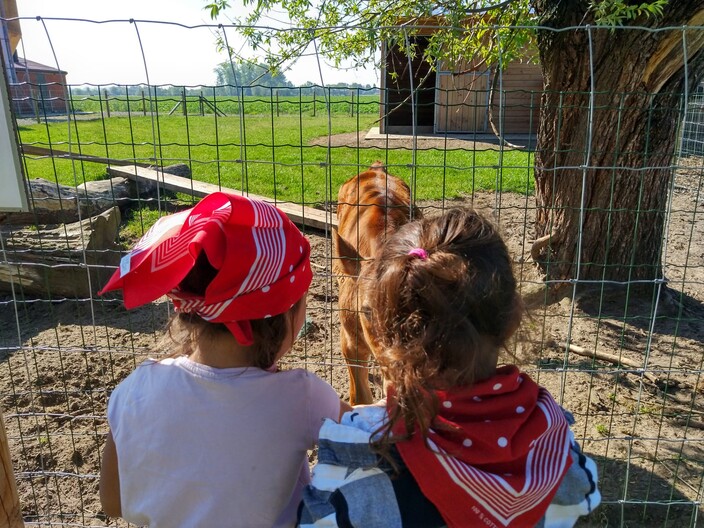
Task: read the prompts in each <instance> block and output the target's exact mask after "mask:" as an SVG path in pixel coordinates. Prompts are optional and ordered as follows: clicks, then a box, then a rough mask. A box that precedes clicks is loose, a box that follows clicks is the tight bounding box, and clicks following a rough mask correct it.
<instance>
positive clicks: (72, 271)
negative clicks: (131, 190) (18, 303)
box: [0, 207, 122, 299]
mask: <svg viewBox="0 0 704 528" xmlns="http://www.w3.org/2000/svg"><path fill="white" fill-rule="evenodd" d="M119 225H120V210H119V208H117V207H112V208H110V209H109V210H107V211H105V212H104V213H102V214H99V215H96V216H93V217H90V218H86V219H84V220H82V221H81V222H73V223H69V224H62V225H59V226H58V227H56V226H42V225H39V226H31V227H15V226H12V225H4V226H3V227H2V233H1V234H0V236H2V238H3V241H4V244H5V254H6V255H7V260H5V261H0V291H2V292H12V291H13V290H14V294H15V296H16V297H18V298H24V297H27V296H29V294H31V295H38V296H40V297H51V298H52V299H57V298H62V297H69V298H87V297H90V296H91V295H92V294H94V293H96V292H97V291H98V290H99V289H100V288H101V287H102V286H103V284H105V282H107V280H108V278H110V275H112V273H113V271H114V267H115V266H117V265H118V264H119V262H120V257H121V254H122V251H121V250H120V247H119V246H118V245H117V244H116V242H115V239H116V237H117V233H118V228H119Z"/></svg>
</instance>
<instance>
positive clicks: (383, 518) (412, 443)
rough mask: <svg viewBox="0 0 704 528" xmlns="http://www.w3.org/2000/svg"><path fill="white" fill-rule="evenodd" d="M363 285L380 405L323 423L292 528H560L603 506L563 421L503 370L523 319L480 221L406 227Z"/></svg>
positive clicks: (458, 212) (472, 216) (452, 215)
mask: <svg viewBox="0 0 704 528" xmlns="http://www.w3.org/2000/svg"><path fill="white" fill-rule="evenodd" d="M360 284H362V285H363V286H362V292H361V295H360V297H361V298H362V311H363V312H364V315H365V318H366V321H365V322H364V323H363V324H364V326H365V328H364V332H365V335H366V336H367V338H368V339H369V340H370V342H371V343H370V344H371V347H372V350H373V351H374V355H375V356H376V359H377V361H378V363H379V365H380V366H381V370H382V373H383V376H384V381H385V386H386V388H387V399H386V400H385V401H381V402H379V403H378V404H376V405H367V406H359V407H355V408H354V410H353V411H352V412H348V413H345V414H344V415H343V417H342V419H341V420H340V423H336V422H333V421H329V420H326V421H325V423H324V424H323V427H322V429H321V432H320V439H319V440H320V441H319V448H318V463H317V465H316V467H315V468H314V470H313V478H312V484H311V486H309V487H308V488H307V489H306V490H305V491H304V495H303V497H304V500H303V502H302V505H301V508H300V510H299V524H300V525H301V526H310V527H312V526H326V527H330V526H345V527H352V526H354V527H364V528H371V527H384V528H392V527H401V526H403V527H418V528H421V527H422V528H433V527H441V526H443V527H444V526H447V527H450V528H464V527H467V528H471V527H492V528H499V527H508V526H511V527H521V528H522V527H533V526H536V527H540V528H567V527H571V526H573V524H574V523H575V522H576V520H577V518H578V517H579V516H580V515H586V514H588V513H589V512H591V511H592V510H593V509H594V508H595V507H596V506H597V505H598V504H599V502H600V495H599V491H598V489H597V486H596V478H597V475H596V467H595V465H594V462H593V461H592V460H590V459H589V458H588V457H586V456H584V454H583V453H581V451H580V449H579V447H578V445H577V444H576V442H575V441H574V437H573V435H572V433H571V431H570V429H569V421H570V420H571V419H572V418H571V415H570V414H569V413H567V412H565V411H564V410H563V409H562V408H561V407H560V406H559V405H558V404H557V403H556V402H555V400H554V399H553V398H552V396H551V395H550V394H549V393H548V391H547V390H546V389H544V388H542V387H540V386H539V385H537V384H536V383H535V382H534V381H533V380H532V379H531V378H530V377H529V376H528V375H527V374H525V373H523V372H521V371H520V370H519V369H518V367H516V366H515V365H503V366H498V359H499V352H500V350H501V349H502V348H503V347H505V344H506V343H507V341H508V339H510V338H511V336H512V335H513V334H514V332H515V331H516V329H517V328H518V326H519V323H520V320H521V316H522V311H523V309H522V303H521V299H520V296H519V294H518V292H517V291H516V281H515V279H514V276H513V270H512V263H511V258H510V256H509V254H508V250H507V249H506V245H505V244H504V242H503V240H502V239H501V236H500V234H499V232H498V230H497V229H496V228H495V227H494V226H493V225H492V224H491V223H490V222H489V221H488V220H487V219H486V218H484V217H483V216H481V215H479V214H478V213H476V212H475V211H473V210H471V209H453V210H450V211H448V212H447V213H445V214H443V215H441V216H438V217H435V218H426V219H424V220H419V221H416V222H412V223H409V224H407V225H404V226H403V227H401V228H400V229H399V230H398V231H397V232H396V233H394V234H393V235H392V236H390V237H389V238H388V239H387V243H386V245H385V246H384V248H383V250H382V252H381V254H380V255H379V256H378V257H377V259H376V260H375V261H374V262H373V263H372V264H371V266H370V267H369V268H367V269H366V270H365V271H364V273H363V274H362V276H361V277H360ZM367 286H368V287H367Z"/></svg>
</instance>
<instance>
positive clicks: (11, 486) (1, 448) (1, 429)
mask: <svg viewBox="0 0 704 528" xmlns="http://www.w3.org/2000/svg"><path fill="white" fill-rule="evenodd" d="M0 526H7V528H23V527H24V521H23V520H22V510H21V508H20V499H19V496H18V495H17V483H16V482H15V473H14V471H13V470H12V458H11V457H10V446H9V445H8V443H7V432H6V431H5V421H4V420H3V417H2V410H0Z"/></svg>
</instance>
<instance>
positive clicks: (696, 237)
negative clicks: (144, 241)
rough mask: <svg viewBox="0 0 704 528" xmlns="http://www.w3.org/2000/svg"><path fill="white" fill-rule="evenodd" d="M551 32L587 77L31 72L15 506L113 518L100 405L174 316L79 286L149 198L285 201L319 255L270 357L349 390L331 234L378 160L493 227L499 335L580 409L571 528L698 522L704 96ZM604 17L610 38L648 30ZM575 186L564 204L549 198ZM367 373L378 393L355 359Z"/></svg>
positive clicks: (8, 312) (19, 117)
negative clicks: (591, 496)
mask: <svg viewBox="0 0 704 528" xmlns="http://www.w3.org/2000/svg"><path fill="white" fill-rule="evenodd" d="M21 23H22V24H23V25H25V24H44V21H43V20H35V19H22V20H21ZM95 23H96V21H91V20H83V21H79V20H52V21H51V24H50V26H51V30H52V31H64V30H66V28H65V26H67V25H70V26H71V27H73V28H75V27H79V28H80V27H81V25H82V24H83V25H89V24H95ZM101 23H102V24H106V25H110V26H112V27H117V28H119V29H120V30H121V31H123V33H124V37H125V39H128V38H129V39H132V40H134V39H138V37H139V35H140V31H141V34H142V35H145V34H149V33H150V32H156V31H157V30H158V28H159V27H161V26H163V25H169V26H170V27H171V29H173V30H175V31H177V33H176V35H179V37H178V38H184V39H185V38H188V36H189V34H190V33H191V32H194V31H198V30H201V29H203V27H202V26H198V27H186V26H182V25H177V24H168V23H165V22H163V21H158V22H148V21H137V22H135V21H129V20H116V21H110V22H101ZM76 25H77V26H76ZM135 27H138V31H137V35H135ZM206 29H208V28H207V27H206ZM211 29H221V27H218V26H213V27H212V28H211ZM401 29H402V28H401ZM543 29H544V30H545V31H553V32H555V33H556V34H557V33H559V32H560V31H564V29H565V28H562V29H558V30H556V29H554V28H552V29H548V28H543ZM52 31H49V30H47V31H46V36H47V39H48V40H49V41H51V39H52ZM569 31H572V32H575V33H579V34H580V35H581V36H582V37H583V38H584V39H585V42H587V43H588V45H589V46H592V45H593V46H594V47H593V53H592V52H591V50H592V48H589V49H590V53H589V54H588V59H589V60H588V61H587V62H586V63H585V64H581V63H578V62H575V63H573V64H571V65H570V66H564V67H566V68H569V67H571V68H572V73H573V75H574V76H575V77H579V76H585V77H591V81H590V84H589V87H590V89H589V90H587V91H582V92H578V91H574V92H570V91H568V90H562V91H550V90H549V89H544V88H543V84H542V72H541V69H540V68H539V67H537V66H536V67H534V66H533V65H530V64H528V63H527V62H526V61H517V62H515V63H511V64H508V65H503V66H504V68H503V69H498V68H496V67H495V66H494V67H490V68H487V69H486V71H482V72H481V74H477V73H476V72H475V71H473V70H472V69H471V68H466V67H463V68H461V69H460V71H450V70H443V69H442V68H438V69H437V71H433V70H432V69H431V70H422V65H420V64H419V63H417V62H414V58H413V57H410V58H409V57H407V56H404V55H403V53H401V51H400V50H394V49H391V50H386V52H387V55H386V56H385V58H384V60H382V61H381V62H382V64H383V71H382V73H381V82H380V83H379V86H373V87H344V86H332V85H330V84H328V83H326V79H325V78H324V76H323V77H319V76H318V77H317V78H311V83H310V84H309V85H307V86H301V87H294V86H283V85H279V86H265V85H260V84H257V83H256V82H254V83H252V84H250V85H247V86H242V85H236V84H228V83H224V84H218V83H213V84H210V85H203V86H174V85H155V84H151V83H149V80H148V78H149V68H148V67H147V64H148V58H149V55H148V50H145V49H144V47H141V40H140V41H139V44H140V45H139V46H137V47H136V48H135V50H134V55H132V56H129V57H126V58H125V60H129V61H131V62H133V63H134V69H135V71H139V72H145V82H143V83H141V84H131V85H121V84H112V85H103V84H95V85H81V86H75V85H71V84H67V83H66V81H65V79H64V80H47V79H46V78H44V80H43V81H41V80H40V79H38V78H36V77H35V78H33V77H31V76H30V74H29V70H28V68H25V71H26V78H25V80H24V81H23V80H21V79H18V81H17V83H15V85H14V91H13V97H12V104H13V108H14V112H15V114H14V118H15V124H16V126H17V133H18V138H19V141H20V143H21V146H22V161H23V167H24V174H25V180H26V182H27V188H28V190H29V198H30V201H31V204H32V210H31V212H29V213H0V242H2V246H1V247H0V251H1V252H2V257H1V258H0V286H1V287H2V293H1V294H0V295H1V297H0V405H1V406H2V409H3V412H4V418H5V424H6V428H7V437H8V443H9V447H10V452H11V455H12V462H13V466H14V471H15V477H16V479H17V485H18V489H19V498H20V503H21V507H22V512H23V517H24V521H25V524H26V525H28V526H57V525H58V526H77V527H79V526H80V527H87V526H105V525H107V524H115V525H117V526H121V525H125V523H122V522H121V521H115V520H110V519H108V518H106V516H105V515H104V514H103V513H102V511H101V508H100V504H99V499H98V491H97V489H98V488H97V486H98V474H99V459H100V452H101V449H102V445H103V443H104V439H105V435H106V433H107V420H106V417H105V409H106V403H107V399H108V397H109V395H110V392H111V390H112V389H113V388H114V387H115V385H116V384H117V383H118V382H119V381H121V380H122V379H123V378H124V377H125V376H126V375H127V374H128V373H129V372H130V371H131V370H132V369H134V368H135V366H136V365H138V364H139V363H140V362H141V361H142V360H143V359H144V358H146V357H148V356H150V355H154V354H159V353H162V354H163V353H168V350H166V351H165V350H160V351H159V350H157V349H156V347H157V343H158V342H159V339H160V337H161V335H162V334H163V328H164V325H165V323H166V321H167V320H168V317H169V316H170V313H171V310H170V307H169V304H168V302H166V301H165V300H161V301H158V302H155V303H152V304H151V305H148V306H145V307H142V308H139V309H137V310H134V311H125V310H124V308H123V307H122V305H121V302H120V299H119V298H117V297H111V296H106V297H98V296H97V295H96V291H97V289H98V288H99V287H100V286H101V285H102V284H103V283H104V282H105V281H106V280H107V277H109V275H110V274H111V273H112V271H113V270H114V269H115V267H116V266H117V264H118V262H119V258H120V256H121V254H122V253H123V252H124V251H125V250H126V248H127V247H129V246H130V245H131V244H132V243H134V242H135V241H136V239H137V238H138V237H139V236H141V235H142V234H143V233H144V232H145V230H146V229H148V227H149V226H150V225H151V224H152V223H153V222H154V221H155V219H156V218H158V217H159V216H161V215H163V214H166V213H169V212H172V211H175V210H178V209H180V208H184V207H188V206H190V205H192V204H193V203H194V202H195V201H196V200H198V199H199V198H200V197H202V196H203V195H205V194H207V193H208V192H211V191H212V190H215V189H218V188H224V189H233V190H236V191H237V192H247V193H249V194H252V195H258V196H262V197H265V199H267V200H270V201H272V202H273V203H276V204H278V205H280V206H282V207H288V208H289V209H288V210H290V211H291V214H292V215H293V216H294V217H295V220H296V222H297V223H298V224H299V225H300V227H301V228H302V230H303V231H304V232H305V233H306V235H307V236H308V237H309V238H310V240H311V244H312V251H313V253H312V261H313V265H314V267H315V271H316V275H315V278H314V282H313V285H312V287H311V291H310V295H309V307H308V313H307V323H306V326H305V333H304V335H303V336H302V338H301V339H300V340H299V341H298V343H297V344H296V345H295V347H294V350H293V352H292V353H291V354H289V355H288V356H287V357H286V359H285V360H284V365H285V366H291V367H294V366H295V367H299V366H303V367H305V368H308V369H310V370H312V371H314V372H316V373H317V374H319V375H320V376H322V377H323V378H324V379H327V380H328V381H330V382H331V383H332V384H333V386H334V387H335V388H336V389H337V390H338V391H339V393H340V395H341V396H342V397H343V398H344V397H347V396H348V391H349V382H348V378H347V376H348V374H347V369H346V366H345V364H344V361H343V360H342V358H341V356H340V353H339V322H338V306H337V285H336V282H335V280H334V277H333V274H332V252H331V242H330V230H331V228H332V226H333V223H334V216H333V213H334V210H335V202H336V199H337V189H338V188H339V186H340V185H341V184H342V182H344V181H345V180H346V179H347V178H349V177H351V176H353V175H354V174H356V173H358V172H359V171H360V170H363V169H364V168H366V167H368V166H369V165H370V164H371V163H373V162H374V161H375V160H381V161H382V162H383V163H384V164H385V165H386V167H387V168H388V170H389V172H391V173H393V174H396V175H398V176H400V177H402V178H403V179H404V180H405V181H407V182H408V183H409V184H410V185H411V188H412V191H413V199H414V201H415V203H416V204H417V205H418V206H419V207H420V208H422V210H423V211H424V213H425V214H426V215H432V214H437V213H438V212H440V211H443V210H445V209H447V208H449V207H453V206H457V205H470V206H474V207H477V208H480V209H482V210H484V211H488V212H490V214H492V215H493V217H494V218H495V220H496V221H497V223H498V224H499V225H500V226H501V229H502V230H503V233H504V235H505V237H506V240H507V243H508V245H509V248H510V250H511V252H512V255H513V258H514V263H515V271H516V276H517V278H518V279H519V282H520V287H521V291H522V294H523V296H524V298H525V300H526V303H527V304H528V305H529V307H530V317H528V318H526V320H525V323H524V325H523V328H522V330H521V332H520V337H519V338H517V339H516V340H514V341H513V342H512V344H511V350H510V352H511V354H513V355H515V356H516V357H518V359H519V360H520V361H521V363H522V366H523V368H524V369H525V370H526V371H527V372H529V373H530V374H531V375H532V376H534V377H535V378H536V379H537V381H538V382H539V383H541V384H542V385H545V386H546V387H547V388H548V389H549V390H550V391H551V392H552V393H553V395H555V398H556V399H557V401H558V402H559V403H560V404H561V405H563V406H564V407H566V408H567V409H569V410H570V411H571V412H572V413H573V414H574V416H575V419H576V425H575V427H574V431H575V434H576V436H577V439H578V441H579V442H580V443H581V444H582V445H583V448H584V450H585V451H586V452H587V453H588V454H589V455H590V456H592V457H593V458H594V459H595V460H596V461H597V463H598V467H599V471H600V475H601V477H602V481H601V488H602V495H603V504H602V506H600V508H599V510H597V512H596V514H595V515H593V516H592V517H591V518H590V519H586V520H583V521H581V524H580V526H589V525H598V526H615V525H621V526H678V527H679V526H696V524H697V521H698V516H699V514H700V513H701V512H700V510H701V501H702V495H703V491H704V453H703V449H704V445H703V443H704V432H703V430H704V418H703V414H704V402H703V401H702V399H703V398H704V379H702V372H703V368H702V367H703V363H704V347H702V341H703V339H704V325H702V314H704V307H703V306H702V302H704V260H703V257H702V242H703V241H704V229H703V228H702V225H704V224H703V223H702V218H701V216H702V213H701V208H702V196H701V190H702V176H703V174H704V163H703V159H704V157H703V156H704V143H702V140H701V138H700V137H699V136H700V132H701V131H700V127H701V124H700V121H701V119H702V116H701V108H700V106H701V95H702V94H701V91H699V90H697V91H695V90H694V87H695V86H696V81H697V79H696V75H695V72H693V71H692V72H689V74H691V75H690V76H688V72H687V70H688V63H687V62H686V61H684V62H683V66H682V68H683V69H684V70H685V75H684V81H683V82H682V83H681V84H680V85H679V86H678V90H675V91H674V92H673V91H671V92H668V94H669V95H668V97H667V98H664V97H662V98H659V97H660V96H659V95H657V94H654V93H624V92H618V91H614V90H613V87H612V83H611V81H612V79H611V78H609V77H607V76H605V75H596V72H597V71H596V68H597V65H596V62H598V61H595V55H596V54H597V53H598V50H599V43H600V42H601V43H602V44H603V42H604V41H603V40H601V41H600V40H599V39H600V38H602V37H603V35H601V34H599V33H598V32H599V30H598V29H595V28H589V27H579V28H569ZM605 31H606V30H605ZM608 31H611V32H612V33H611V37H608V36H607V37H603V38H613V39H618V38H620V36H621V35H622V34H625V33H627V32H628V31H631V32H634V33H636V34H637V35H639V36H636V37H632V38H634V39H636V38H646V37H647V38H654V36H659V35H660V34H659V33H656V32H654V31H653V30H648V29H646V28H639V29H637V30H633V29H618V28H617V29H610V30H608ZM702 31H704V29H703V28H691V27H690V28H686V27H685V28H683V27H676V28H675V27H673V28H666V29H665V30H663V32H664V34H666V35H668V37H667V38H668V39H669V41H670V42H683V44H682V45H681V46H680V47H678V46H677V45H675V46H674V49H677V50H678V51H677V52H673V53H674V54H675V55H677V56H679V57H683V56H687V53H691V49H689V48H688V47H687V39H686V38H684V37H685V36H689V38H690V40H696V39H692V35H697V39H698V38H700V37H699V35H700V34H701V32H702ZM559 34H560V35H562V34H563V33H559ZM499 45H500V43H499ZM62 60H63V57H62V55H61V54H56V55H55V62H56V63H55V64H53V65H51V67H50V69H51V70H52V71H55V72H61V71H62V69H61V64H62ZM229 60H231V59H226V62H227V61H229ZM468 62H470V61H469V60H468ZM398 64H401V65H403V67H402V68H401V67H398V68H397V69H394V68H396V66H394V65H398ZM25 66H27V63H26V62H25ZM232 67H233V68H234V63H232ZM392 74H393V75H392ZM69 75H70V72H69ZM602 83H603V84H602ZM11 88H12V87H11ZM57 89H58V90H57ZM673 102H674V103H673ZM634 107H637V109H638V112H639V113H638V117H639V119H641V121H642V122H641V125H642V126H641V127H640V128H637V127H636V126H635V125H633V121H634V119H633V118H632V116H633V114H632V113H630V110H632V109H633V108H634ZM685 109H686V111H685ZM550 115H552V116H555V120H554V121H552V122H551V121H549V119H548V118H547V117H546V116H550ZM574 122H577V124H576V125H574V126H573V123H574ZM551 123H552V125H551ZM551 126H552V128H551ZM569 127H572V128H569ZM639 130H642V133H641V132H638V131H639ZM568 132H569V133H568ZM607 132H608V133H607ZM666 132H668V133H670V136H668V137H669V138H671V141H670V143H668V141H666V139H667V138H665V139H662V140H661V136H663V135H665V133H666ZM609 134H610V135H609ZM604 137H607V139H608V140H604V139H603V138H604ZM663 145H665V146H663ZM667 145H670V148H669V150H668V149H667V148H666V147H667ZM564 153H570V154H573V155H574V156H573V157H572V158H566V157H560V154H564ZM575 160H578V161H575ZM546 188H551V189H552V191H551V192H547V191H546ZM570 193H573V194H574V195H575V196H576V199H575V200H573V201H572V202H569V203H565V202H560V200H559V198H557V197H558V196H559V195H561V194H570ZM599 196H601V197H602V198H603V199H601V200H597V197H599ZM595 200H596V201H595ZM627 200H631V201H627ZM633 204H635V206H634V205H633ZM560 215H562V216H560ZM546 226H547V227H546ZM602 228H603V231H600V230H601V229H602ZM563 231H564V232H567V231H570V233H571V234H569V235H568V234H564V233H563ZM565 247H567V248H568V250H569V251H563V249H564V248H565ZM595 248H596V249H595ZM641 249H643V250H645V249H647V250H648V251H647V253H648V255H649V260H648V258H646V257H643V256H642V254H641ZM643 259H645V260H643ZM370 375H371V378H372V382H373V388H374V390H375V394H376V395H377V396H381V386H380V379H379V373H378V371H377V370H376V369H375V368H374V366H373V365H371V366H370Z"/></svg>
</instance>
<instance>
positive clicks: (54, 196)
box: [0, 178, 129, 225]
mask: <svg viewBox="0 0 704 528" xmlns="http://www.w3.org/2000/svg"><path fill="white" fill-rule="evenodd" d="M109 182H110V180H108V182H107V183H106V184H107V185H109ZM90 183H91V184H93V183H97V182H90ZM126 188H127V189H129V184H127V187H126ZM123 193H124V190H120V195H121V196H122V194H123ZM123 197H124V196H123ZM29 202H30V207H31V211H29V212H17V213H14V212H13V213H0V224H25V225H26V224H62V223H70V222H77V221H78V220H79V218H88V217H90V216H94V215H97V214H100V213H102V212H104V211H106V210H108V209H110V208H112V207H113V206H114V205H115V196H113V195H112V193H111V192H101V193H98V194H96V195H95V196H94V195H93V193H92V191H91V190H90V187H88V188H85V189H84V188H83V186H80V187H79V188H78V189H76V188H74V187H69V186H66V185H61V184H59V183H56V182H50V181H48V180H45V179H42V178H34V179H32V180H30V181H29ZM79 206H80V215H79Z"/></svg>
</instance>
